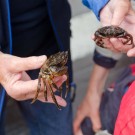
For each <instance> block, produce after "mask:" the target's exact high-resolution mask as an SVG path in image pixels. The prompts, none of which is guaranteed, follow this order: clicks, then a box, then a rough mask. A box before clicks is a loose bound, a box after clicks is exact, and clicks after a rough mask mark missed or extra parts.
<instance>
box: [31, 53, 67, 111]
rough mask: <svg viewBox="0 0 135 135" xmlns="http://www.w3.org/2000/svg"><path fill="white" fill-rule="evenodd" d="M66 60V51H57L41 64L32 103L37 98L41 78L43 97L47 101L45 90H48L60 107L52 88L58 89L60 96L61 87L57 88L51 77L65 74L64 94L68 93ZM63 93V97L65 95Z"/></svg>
mask: <svg viewBox="0 0 135 135" xmlns="http://www.w3.org/2000/svg"><path fill="white" fill-rule="evenodd" d="M67 60H68V51H66V52H58V53H56V54H54V55H51V56H50V57H49V58H48V59H47V60H46V61H45V62H44V64H43V66H42V67H41V69H40V72H39V76H38V87H37V91H36V94H35V97H34V99H33V100H32V103H34V102H35V101H36V100H37V97H38V94H39V92H40V89H41V80H42V81H43V84H44V97H45V100H46V101H47V90H48V89H49V90H50V93H51V96H52V99H53V101H54V103H55V104H56V106H57V107H58V109H61V107H60V105H59V104H58V102H57V100H56V98H55V94H54V92H53V88H55V89H57V90H59V91H60V93H61V96H62V87H60V88H58V87H57V85H56V84H55V83H54V82H53V78H54V77H57V76H62V75H64V74H66V75H67V80H66V95H67V93H68V89H69V79H68V67H67V66H65V65H66V63H67ZM66 95H65V97H66Z"/></svg>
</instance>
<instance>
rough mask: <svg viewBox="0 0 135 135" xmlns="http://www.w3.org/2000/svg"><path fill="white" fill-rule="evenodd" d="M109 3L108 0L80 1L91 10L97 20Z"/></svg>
mask: <svg viewBox="0 0 135 135" xmlns="http://www.w3.org/2000/svg"><path fill="white" fill-rule="evenodd" d="M108 2H109V0H82V3H83V4H84V5H85V6H87V7H88V8H89V9H91V10H92V11H93V12H94V14H95V15H96V17H97V19H98V20H100V16H99V15H100V11H101V9H102V8H103V7H104V6H105V5H106V4H107V3H108Z"/></svg>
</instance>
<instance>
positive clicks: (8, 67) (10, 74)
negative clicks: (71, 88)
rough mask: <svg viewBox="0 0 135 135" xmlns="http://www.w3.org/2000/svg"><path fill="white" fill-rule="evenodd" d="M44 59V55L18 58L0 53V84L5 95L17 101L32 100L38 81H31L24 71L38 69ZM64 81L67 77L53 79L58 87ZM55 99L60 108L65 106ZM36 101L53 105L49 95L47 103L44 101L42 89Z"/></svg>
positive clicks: (59, 98)
mask: <svg viewBox="0 0 135 135" xmlns="http://www.w3.org/2000/svg"><path fill="white" fill-rule="evenodd" d="M46 59H47V57H46V56H45V55H43V56H38V57H36V56H32V57H27V58H20V57H16V56H12V55H8V54H4V53H2V52H0V69H1V70H0V83H1V85H2V86H3V87H4V88H5V90H6V92H7V94H8V95H9V96H10V97H12V98H14V99H15V100H18V101H22V100H28V99H33V97H34V96H35V92H36V89H37V84H38V79H35V80H31V78H30V76H29V75H28V74H27V73H26V71H28V70H34V69H39V68H40V67H41V66H42V65H43V63H44V61H45V60H46ZM66 79H67V77H66V76H65V75H63V76H60V77H57V78H54V82H55V83H56V85H57V86H58V87H60V86H61V84H62V83H63V82H64V81H65V80H66ZM54 91H55V89H54ZM48 93H49V92H48ZM56 99H57V101H58V103H59V105H60V106H66V101H65V100H64V99H62V98H61V97H59V96H56ZM38 100H40V101H41V102H49V103H53V101H52V98H51V96H50V94H48V101H45V99H44V94H43V88H42V90H41V92H40V94H39V97H38Z"/></svg>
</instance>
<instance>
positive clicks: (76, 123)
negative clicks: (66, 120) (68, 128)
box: [73, 111, 85, 134]
mask: <svg viewBox="0 0 135 135" xmlns="http://www.w3.org/2000/svg"><path fill="white" fill-rule="evenodd" d="M84 118H85V115H83V113H80V112H79V111H78V112H77V114H76V117H75V119H74V123H73V128H74V134H77V133H78V131H79V130H80V125H81V123H82V121H83V119H84Z"/></svg>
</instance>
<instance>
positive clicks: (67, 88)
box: [65, 73, 69, 98]
mask: <svg viewBox="0 0 135 135" xmlns="http://www.w3.org/2000/svg"><path fill="white" fill-rule="evenodd" d="M66 75H67V80H66V94H65V98H66V97H67V94H68V91H69V75H68V73H66Z"/></svg>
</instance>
